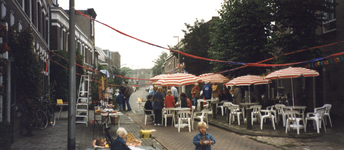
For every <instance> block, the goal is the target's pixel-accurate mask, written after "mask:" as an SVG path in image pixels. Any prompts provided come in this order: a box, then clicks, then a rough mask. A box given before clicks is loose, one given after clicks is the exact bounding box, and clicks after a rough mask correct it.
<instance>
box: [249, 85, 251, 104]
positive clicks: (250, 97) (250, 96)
mask: <svg viewBox="0 0 344 150" xmlns="http://www.w3.org/2000/svg"><path fill="white" fill-rule="evenodd" d="M248 102H249V103H251V90H250V85H249V86H248Z"/></svg>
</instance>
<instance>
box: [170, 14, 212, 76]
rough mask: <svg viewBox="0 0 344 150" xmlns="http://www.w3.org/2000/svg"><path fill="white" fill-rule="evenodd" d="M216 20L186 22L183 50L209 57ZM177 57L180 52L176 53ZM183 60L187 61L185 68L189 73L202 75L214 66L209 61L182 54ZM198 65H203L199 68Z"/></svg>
mask: <svg viewBox="0 0 344 150" xmlns="http://www.w3.org/2000/svg"><path fill="white" fill-rule="evenodd" d="M214 21H215V20H210V21H209V22H204V20H201V21H198V20H197V19H196V21H195V22H194V25H193V26H192V25H190V24H187V23H185V26H186V29H187V30H183V32H184V38H183V39H182V43H183V45H184V46H183V47H182V49H181V51H182V52H185V53H188V54H192V55H196V56H200V57H205V58H209V55H208V49H209V48H210V32H211V29H212V27H213V26H214V25H215V24H214ZM174 55H175V56H176V57H177V56H178V54H177V53H174ZM181 61H182V62H184V63H185V70H186V71H187V72H188V73H191V74H194V75H200V74H203V73H209V72H211V71H212V69H213V66H212V65H211V64H210V62H209V61H206V60H201V59H195V58H190V57H185V56H182V55H181ZM198 66H202V69H199V68H198Z"/></svg>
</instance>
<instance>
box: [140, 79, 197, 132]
mask: <svg viewBox="0 0 344 150" xmlns="http://www.w3.org/2000/svg"><path fill="white" fill-rule="evenodd" d="M146 98H147V102H146V104H145V106H144V107H145V109H146V110H154V116H155V118H152V119H153V121H154V125H158V126H160V125H161V124H162V109H163V108H164V107H165V108H173V107H176V106H181V107H188V108H192V103H191V101H190V99H188V98H187V97H186V94H185V93H181V94H180V100H181V101H180V103H177V102H178V98H179V94H178V91H177V89H176V88H175V87H174V86H171V87H170V89H167V87H164V88H163V87H158V86H153V89H152V90H151V91H149V92H148V94H147V96H146ZM145 113H146V114H150V113H151V112H149V111H146V112H145Z"/></svg>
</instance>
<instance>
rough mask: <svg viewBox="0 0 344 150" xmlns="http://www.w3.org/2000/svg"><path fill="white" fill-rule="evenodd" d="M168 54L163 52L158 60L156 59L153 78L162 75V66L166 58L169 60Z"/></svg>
mask: <svg viewBox="0 0 344 150" xmlns="http://www.w3.org/2000/svg"><path fill="white" fill-rule="evenodd" d="M167 55H168V54H167V53H166V52H161V55H159V58H158V59H155V60H154V61H153V62H154V67H153V68H152V72H153V76H156V75H159V74H161V73H162V68H161V67H162V65H163V64H164V62H165V60H166V58H167Z"/></svg>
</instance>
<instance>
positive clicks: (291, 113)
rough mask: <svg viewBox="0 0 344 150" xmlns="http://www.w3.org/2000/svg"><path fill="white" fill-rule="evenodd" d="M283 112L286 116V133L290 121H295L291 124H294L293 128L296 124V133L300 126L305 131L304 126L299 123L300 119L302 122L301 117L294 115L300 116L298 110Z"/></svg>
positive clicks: (298, 132)
mask: <svg viewBox="0 0 344 150" xmlns="http://www.w3.org/2000/svg"><path fill="white" fill-rule="evenodd" d="M284 113H285V115H286V116H287V121H286V126H285V133H287V131H288V130H289V131H290V127H291V125H290V123H291V122H295V124H294V125H293V126H294V128H295V126H296V130H297V134H300V128H304V130H305V132H306V127H304V126H303V125H301V124H300V122H301V121H302V123H303V124H304V122H303V119H302V117H297V116H296V115H299V116H301V115H302V114H300V112H298V111H295V110H286V111H285V112H284Z"/></svg>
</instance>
